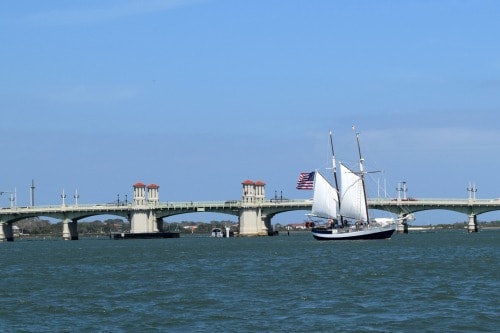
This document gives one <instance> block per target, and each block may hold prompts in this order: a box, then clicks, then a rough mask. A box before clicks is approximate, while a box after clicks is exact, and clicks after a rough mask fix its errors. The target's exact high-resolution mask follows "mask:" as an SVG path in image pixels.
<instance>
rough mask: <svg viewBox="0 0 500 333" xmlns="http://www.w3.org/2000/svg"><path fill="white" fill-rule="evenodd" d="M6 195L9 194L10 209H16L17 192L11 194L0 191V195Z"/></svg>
mask: <svg viewBox="0 0 500 333" xmlns="http://www.w3.org/2000/svg"><path fill="white" fill-rule="evenodd" d="M4 193H9V194H10V196H9V201H10V208H14V207H15V206H16V192H11V191H0V195H2V194H4Z"/></svg>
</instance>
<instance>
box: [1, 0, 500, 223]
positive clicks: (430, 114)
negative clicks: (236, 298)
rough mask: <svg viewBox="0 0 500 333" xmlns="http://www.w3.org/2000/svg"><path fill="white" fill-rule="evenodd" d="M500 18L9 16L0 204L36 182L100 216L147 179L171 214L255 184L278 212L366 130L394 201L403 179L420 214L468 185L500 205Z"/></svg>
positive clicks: (50, 5) (485, 7)
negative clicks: (277, 200) (305, 177)
mask: <svg viewBox="0 0 500 333" xmlns="http://www.w3.org/2000/svg"><path fill="white" fill-rule="evenodd" d="M498 12H500V2H498V1H494V0H491V1H489V0H482V1H475V0H470V1H469V0H462V1H460V0H438V1H427V0H420V1H413V0H407V1H384V0H380V1H368V0H345V1H344V0H338V1H327V0H309V1H305V0H288V1H277V0H265V1H264V0H255V1H238V0H129V1H122V0H120V1H118V0H108V1H97V0H86V1H56V0H46V1H35V0H19V1H8V2H7V1H4V2H2V3H0V40H1V41H2V45H3V46H2V52H0V66H1V67H0V68H1V79H0V133H1V138H0V149H1V164H0V191H15V192H16V193H17V204H18V205H20V206H22V205H28V204H29V203H30V196H29V187H30V186H31V181H32V179H33V180H34V181H35V186H36V190H35V203H36V204H37V205H57V204H60V203H61V192H62V190H63V189H64V191H65V193H67V195H68V197H67V199H66V202H67V203H72V202H73V201H74V198H73V193H75V191H78V194H79V196H80V198H79V203H104V202H112V201H115V200H117V196H118V195H119V196H120V197H121V198H122V200H123V198H124V197H125V195H127V196H128V198H131V197H132V185H133V184H134V183H136V182H138V181H140V182H143V183H145V184H151V183H155V184H158V185H159V186H160V200H161V201H218V200H234V199H236V200H238V199H240V198H241V191H242V190H241V186H242V185H241V183H242V182H243V181H244V180H246V179H250V180H254V181H257V180H261V181H264V182H265V183H266V192H267V197H268V198H273V197H274V195H275V194H277V195H278V196H283V197H285V198H290V199H307V198H311V197H312V192H311V191H303V190H302V191H301V190H297V189H296V188H295V185H296V181H297V176H298V174H299V173H300V172H305V171H313V170H325V168H327V167H328V166H329V163H330V158H331V157H330V156H329V152H330V148H329V139H328V132H329V131H330V130H331V131H332V132H333V137H334V145H335V154H336V158H337V159H338V160H343V161H346V163H353V164H355V163H356V159H357V157H356V156H357V151H356V143H355V135H354V133H353V130H352V126H356V130H357V131H358V132H359V133H360V140H361V149H362V153H363V156H364V158H365V165H366V168H367V169H369V170H381V171H383V172H382V173H380V174H377V176H374V177H377V179H373V183H374V187H377V185H376V184H377V183H378V184H386V186H385V191H384V192H387V195H388V196H391V197H396V196H397V192H396V190H395V189H396V187H397V184H398V182H400V181H405V182H406V183H407V186H408V192H407V195H408V196H411V197H415V198H419V197H420V198H461V199H464V198H467V197H468V195H469V192H468V191H467V188H468V187H469V183H473V184H475V186H476V188H477V192H476V193H475V194H476V197H477V198H478V199H488V198H499V197H500V188H499V178H498V176H495V175H496V173H497V171H496V168H497V165H498V164H499V163H500V154H499V153H500V125H499V123H500V43H498V36H499V33H500V20H498ZM325 172H328V171H325ZM382 179H383V180H382ZM379 192H380V190H377V189H375V190H372V189H370V196H371V197H374V196H376V195H377V193H379ZM8 205H9V200H8V195H7V193H4V195H2V196H0V206H8ZM305 213H306V212H295V213H286V214H280V215H278V216H276V217H275V218H274V219H273V222H279V223H295V222H301V221H302V220H303V217H304V214H305ZM196 218H198V219H203V216H201V215H200V214H197V215H196ZM416 218H417V220H416V223H421V224H428V223H439V222H455V221H457V220H458V221H462V220H463V221H465V220H466V216H464V215H463V214H459V213H453V212H441V211H431V212H422V213H417V214H416ZM495 218H500V212H497V213H488V214H483V215H480V217H479V219H480V220H481V219H483V220H491V219H495Z"/></svg>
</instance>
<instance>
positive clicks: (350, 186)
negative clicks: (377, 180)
mask: <svg viewBox="0 0 500 333" xmlns="http://www.w3.org/2000/svg"><path fill="white" fill-rule="evenodd" d="M340 180H341V181H340V183H341V190H340V207H341V210H340V214H341V215H342V216H344V217H348V218H352V219H356V220H363V221H366V220H367V216H366V201H365V196H364V193H363V182H362V181H361V176H360V175H359V174H356V173H354V172H353V171H351V170H350V169H349V168H347V167H346V166H345V165H343V164H342V163H340Z"/></svg>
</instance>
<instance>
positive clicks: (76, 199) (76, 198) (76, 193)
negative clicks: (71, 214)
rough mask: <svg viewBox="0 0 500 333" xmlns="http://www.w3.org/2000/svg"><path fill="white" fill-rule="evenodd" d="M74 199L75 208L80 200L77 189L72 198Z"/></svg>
mask: <svg viewBox="0 0 500 333" xmlns="http://www.w3.org/2000/svg"><path fill="white" fill-rule="evenodd" d="M73 198H75V206H76V207H78V198H80V195H79V194H78V189H76V190H75V195H74V196H73Z"/></svg>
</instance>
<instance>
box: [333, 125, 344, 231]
mask: <svg viewBox="0 0 500 333" xmlns="http://www.w3.org/2000/svg"><path fill="white" fill-rule="evenodd" d="M330 147H331V149H332V167H333V179H334V180H335V190H336V191H337V201H338V205H339V212H340V205H341V200H340V187H339V182H338V180H337V162H336V161H335V152H334V151H333V135H332V131H330ZM340 222H341V224H342V225H344V219H343V217H342V214H340Z"/></svg>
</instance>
